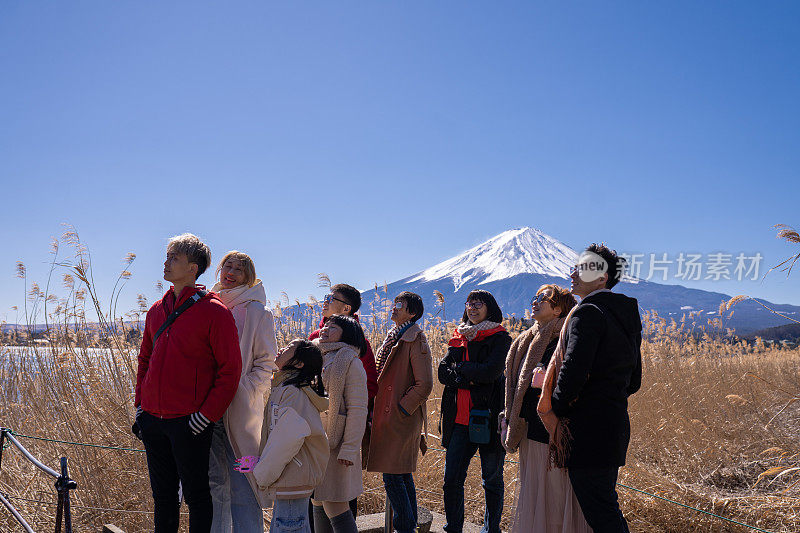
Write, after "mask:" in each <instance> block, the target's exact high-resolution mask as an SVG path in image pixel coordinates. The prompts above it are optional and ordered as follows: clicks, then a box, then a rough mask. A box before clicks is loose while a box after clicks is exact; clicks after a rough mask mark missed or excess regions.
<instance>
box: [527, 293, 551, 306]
mask: <svg viewBox="0 0 800 533" xmlns="http://www.w3.org/2000/svg"><path fill="white" fill-rule="evenodd" d="M542 302H550V303H553V300H551V299H550V298H548V297H547V295H546V294H545V293H543V292H540V293H539V294H537V295H536V296H534V297H533V298H531V306H533V304H540V303H542Z"/></svg>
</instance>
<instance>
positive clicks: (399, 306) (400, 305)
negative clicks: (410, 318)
mask: <svg viewBox="0 0 800 533" xmlns="http://www.w3.org/2000/svg"><path fill="white" fill-rule="evenodd" d="M405 306H406V303H405V302H404V301H403V300H397V301H396V302H395V303H394V308H395V309H397V310H400V309H402V308H404V307H405Z"/></svg>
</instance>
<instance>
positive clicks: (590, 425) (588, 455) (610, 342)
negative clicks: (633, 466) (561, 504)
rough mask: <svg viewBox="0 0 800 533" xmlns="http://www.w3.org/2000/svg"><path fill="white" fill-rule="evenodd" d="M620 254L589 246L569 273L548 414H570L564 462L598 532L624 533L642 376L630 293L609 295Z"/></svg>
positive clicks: (636, 312)
mask: <svg viewBox="0 0 800 533" xmlns="http://www.w3.org/2000/svg"><path fill="white" fill-rule="evenodd" d="M623 265H624V259H622V258H619V257H617V254H616V252H614V251H612V250H609V249H608V248H607V247H606V246H604V245H597V244H592V245H591V246H590V247H589V248H587V250H586V251H585V252H584V253H583V254H581V257H580V258H579V261H578V265H576V268H575V270H574V271H573V273H572V275H571V278H572V293H573V294H575V295H576V296H579V297H580V298H581V302H580V304H579V305H578V306H577V308H576V309H575V311H574V313H573V314H572V317H571V318H570V320H569V323H568V324H567V326H566V327H567V332H566V339H565V340H566V351H565V353H564V362H563V365H562V367H561V372H560V374H559V376H558V381H557V383H556V387H555V390H554V391H553V413H554V414H555V415H556V416H558V417H559V418H567V419H568V427H569V431H570V433H571V435H572V441H571V447H570V451H569V458H568V460H567V467H568V471H569V478H570V481H571V482H572V487H573V490H574V491H575V496H576V497H577V499H578V503H580V506H581V509H582V510H583V514H584V516H585V518H586V521H587V522H588V523H589V526H591V528H592V529H593V530H594V531H595V532H596V533H605V532H615V533H616V532H625V533H627V532H628V525H627V523H626V521H625V518H624V517H623V515H622V511H620V508H619V502H618V500H617V491H616V482H617V475H618V472H619V467H620V466H623V465H624V464H625V455H626V453H627V451H628V442H629V441H630V421H629V419H628V396H630V395H631V394H633V393H634V392H636V391H637V390H639V387H640V385H641V381H642V360H641V353H640V347H641V342H642V321H641V318H640V316H639V306H638V303H637V301H636V300H635V299H634V298H629V297H627V296H625V295H623V294H616V293H613V292H611V290H610V289H611V288H612V287H613V286H614V285H616V284H617V282H618V281H619V279H620V277H621V273H622V267H623Z"/></svg>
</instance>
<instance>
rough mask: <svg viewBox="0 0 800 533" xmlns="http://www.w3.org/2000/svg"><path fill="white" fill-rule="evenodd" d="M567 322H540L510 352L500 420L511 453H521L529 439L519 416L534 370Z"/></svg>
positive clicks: (518, 338) (525, 427)
mask: <svg viewBox="0 0 800 533" xmlns="http://www.w3.org/2000/svg"><path fill="white" fill-rule="evenodd" d="M564 320H565V319H564V317H558V318H554V319H552V320H551V321H550V322H548V323H547V324H545V325H544V326H540V324H539V323H538V322H537V323H536V324H534V325H533V327H531V328H530V329H528V330H526V331H524V332H523V333H522V334H520V336H519V337H517V338H516V339H514V342H513V343H511V348H510V349H509V350H508V355H507V356H506V401H505V411H504V412H503V413H502V414H501V415H500V416H501V418H505V420H506V423H507V424H508V431H507V433H506V436H505V439H504V441H503V446H504V447H505V449H506V450H507V451H508V452H510V453H513V452H515V451H517V447H519V443H520V441H521V440H522V439H523V438H524V437H525V436H526V435H525V432H526V430H527V424H526V423H525V420H524V419H523V418H521V417H520V416H519V414H520V411H521V410H522V401H523V399H524V397H525V393H526V392H527V391H528V388H529V387H530V386H531V381H532V379H533V370H534V369H535V368H536V366H537V365H538V364H539V363H540V362H541V361H542V356H543V355H544V351H545V349H546V348H547V345H548V344H550V342H551V341H552V340H553V339H555V338H556V337H558V334H559V332H560V331H561V327H562V326H563V325H564Z"/></svg>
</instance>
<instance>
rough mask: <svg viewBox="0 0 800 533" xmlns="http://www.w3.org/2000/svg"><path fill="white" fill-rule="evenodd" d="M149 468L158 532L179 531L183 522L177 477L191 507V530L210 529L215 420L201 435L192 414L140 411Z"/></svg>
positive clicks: (202, 532) (199, 532) (194, 532)
mask: <svg viewBox="0 0 800 533" xmlns="http://www.w3.org/2000/svg"><path fill="white" fill-rule="evenodd" d="M139 427H140V428H141V430H142V442H144V448H145V451H146V452H147V470H148V472H149V474H150V487H151V488H152V489H153V502H154V507H155V533H176V532H177V531H178V525H179V523H180V514H179V511H180V505H181V502H180V500H179V499H178V481H179V480H180V483H181V487H182V488H183V497H184V499H185V500H186V505H187V506H188V507H189V531H190V533H208V532H209V531H211V519H212V515H213V511H212V509H213V508H212V505H211V491H210V490H209V488H208V456H209V451H210V450H211V436H212V433H213V431H212V427H213V424H209V426H208V427H207V428H206V429H205V430H204V431H203V432H202V433H200V434H199V435H194V434H192V430H191V429H189V417H188V416H182V417H180V418H164V419H162V418H157V417H155V416H152V415H150V414H148V413H142V414H141V415H139Z"/></svg>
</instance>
